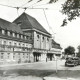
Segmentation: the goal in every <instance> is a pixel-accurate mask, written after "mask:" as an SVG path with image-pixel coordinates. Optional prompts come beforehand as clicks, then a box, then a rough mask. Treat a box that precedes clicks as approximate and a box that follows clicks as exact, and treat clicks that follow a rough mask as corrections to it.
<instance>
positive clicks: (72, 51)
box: [65, 46, 75, 55]
mask: <svg viewBox="0 0 80 80" xmlns="http://www.w3.org/2000/svg"><path fill="white" fill-rule="evenodd" d="M65 54H66V55H72V54H75V48H74V47H72V46H69V47H67V48H66V49H65Z"/></svg>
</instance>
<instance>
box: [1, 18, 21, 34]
mask: <svg viewBox="0 0 80 80" xmlns="http://www.w3.org/2000/svg"><path fill="white" fill-rule="evenodd" d="M0 28H2V29H7V30H11V31H14V32H17V33H23V32H22V31H21V29H20V27H19V26H18V25H16V24H15V23H11V22H9V21H6V20H4V19H1V18H0Z"/></svg>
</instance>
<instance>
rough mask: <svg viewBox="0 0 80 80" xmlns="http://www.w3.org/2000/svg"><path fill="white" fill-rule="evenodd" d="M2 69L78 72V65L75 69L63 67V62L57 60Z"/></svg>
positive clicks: (0, 66)
mask: <svg viewBox="0 0 80 80" xmlns="http://www.w3.org/2000/svg"><path fill="white" fill-rule="evenodd" d="M2 69H6V70H8V69H37V70H56V69H57V70H80V65H78V66H75V67H65V60H57V61H48V62H34V63H22V64H9V65H0V70H2Z"/></svg>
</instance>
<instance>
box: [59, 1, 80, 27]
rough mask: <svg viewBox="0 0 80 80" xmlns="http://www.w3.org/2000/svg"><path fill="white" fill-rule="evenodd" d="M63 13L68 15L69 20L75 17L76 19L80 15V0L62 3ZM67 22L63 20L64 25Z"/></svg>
mask: <svg viewBox="0 0 80 80" xmlns="http://www.w3.org/2000/svg"><path fill="white" fill-rule="evenodd" d="M61 12H62V14H65V15H67V17H68V18H67V19H66V20H68V21H72V20H73V19H76V17H79V16H80V0H67V1H66V2H65V3H64V4H63V5H62V11H61ZM65 25H66V24H65V22H64V20H63V24H62V26H65Z"/></svg>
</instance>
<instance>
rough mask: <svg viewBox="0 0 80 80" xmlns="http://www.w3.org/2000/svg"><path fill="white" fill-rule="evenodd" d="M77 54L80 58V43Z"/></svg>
mask: <svg viewBox="0 0 80 80" xmlns="http://www.w3.org/2000/svg"><path fill="white" fill-rule="evenodd" d="M76 56H77V57H79V58H80V45H79V46H78V53H77V55H76Z"/></svg>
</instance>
